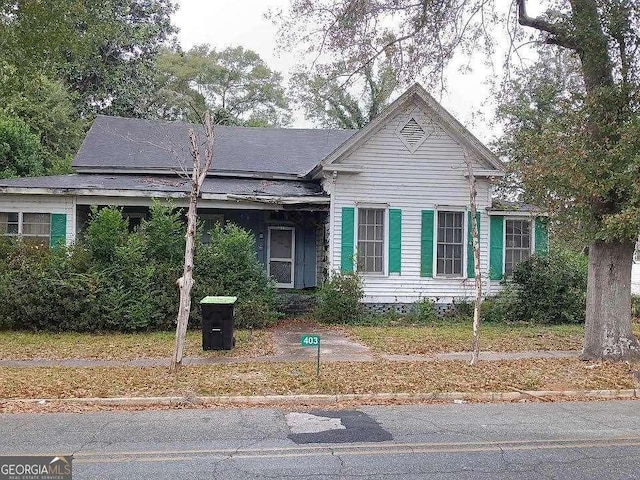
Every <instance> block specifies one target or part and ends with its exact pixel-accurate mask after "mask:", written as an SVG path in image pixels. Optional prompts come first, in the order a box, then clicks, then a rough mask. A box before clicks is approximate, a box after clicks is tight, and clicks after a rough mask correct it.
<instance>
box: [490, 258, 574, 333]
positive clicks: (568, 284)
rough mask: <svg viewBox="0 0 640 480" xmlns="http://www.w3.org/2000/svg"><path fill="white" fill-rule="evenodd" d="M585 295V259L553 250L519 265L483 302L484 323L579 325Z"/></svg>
mask: <svg viewBox="0 0 640 480" xmlns="http://www.w3.org/2000/svg"><path fill="white" fill-rule="evenodd" d="M586 294H587V258H586V257H585V256H584V255H582V254H578V253H574V252H571V251H568V250H563V249H554V250H552V251H551V252H550V253H549V255H548V256H533V257H531V258H530V259H529V260H527V261H525V262H522V263H520V264H519V265H518V266H517V267H516V268H515V270H514V272H513V278H512V280H510V281H509V282H506V283H505V285H504V288H503V290H502V291H501V292H500V293H499V294H498V295H496V296H494V297H490V298H487V299H486V300H485V301H484V302H483V306H482V316H483V319H484V320H485V321H488V322H492V321H512V322H532V323H541V324H558V323H582V322H584V318H585V309H586Z"/></svg>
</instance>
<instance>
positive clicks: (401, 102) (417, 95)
mask: <svg viewBox="0 0 640 480" xmlns="http://www.w3.org/2000/svg"><path fill="white" fill-rule="evenodd" d="M415 99H417V100H419V101H420V102H422V104H423V105H424V107H425V108H426V110H427V112H428V114H430V115H431V116H432V118H433V120H434V121H436V122H437V123H439V124H440V125H441V126H442V127H443V128H445V129H446V130H448V131H449V133H451V134H452V135H453V136H454V137H455V138H456V139H457V140H458V141H459V142H460V143H462V144H463V145H464V146H465V147H466V148H468V149H469V150H470V151H471V152H472V153H473V154H475V155H477V157H478V159H479V160H480V161H481V162H482V163H484V164H485V165H486V166H487V167H488V168H489V169H490V170H495V171H496V172H497V173H500V174H502V173H503V172H504V171H505V167H504V164H503V163H502V162H501V161H500V159H499V158H498V157H497V156H496V155H495V154H494V153H493V152H491V150H489V149H488V148H487V147H486V146H485V145H484V144H483V143H482V142H481V141H480V140H478V139H477V138H476V137H475V136H474V135H473V134H472V133H471V132H470V131H469V130H467V129H466V128H465V127H464V126H463V125H462V124H461V123H460V122H458V120H456V119H455V118H454V117H453V115H451V114H450V113H449V112H447V110H445V108H444V107H443V106H442V105H440V104H439V103H438V102H437V101H436V100H435V99H434V98H433V97H432V96H431V95H429V93H428V92H427V91H426V90H425V89H424V88H423V87H422V85H420V84H419V83H415V84H413V86H411V87H410V88H409V89H408V90H407V91H406V92H404V93H403V94H402V95H400V96H399V97H398V98H397V99H396V100H395V101H394V102H392V103H391V104H390V105H389V106H388V107H387V108H385V109H384V110H383V111H382V112H380V114H379V115H378V116H377V117H375V118H374V119H373V120H372V121H371V122H369V123H368V124H367V125H366V126H365V127H364V128H362V129H361V130H359V131H358V132H357V133H356V134H355V135H353V136H352V137H350V138H349V139H348V140H347V141H346V142H344V143H343V144H342V145H340V146H339V147H338V148H336V149H335V150H334V151H333V152H332V153H331V154H330V155H328V156H327V157H326V158H325V159H324V160H322V162H321V163H320V164H319V165H317V166H315V167H314V168H313V169H312V170H310V171H309V175H310V176H312V177H317V176H318V175H319V173H320V172H321V171H322V168H323V167H325V166H329V165H331V164H332V163H334V162H336V161H337V160H339V159H340V158H343V157H344V156H346V155H348V154H350V153H351V152H353V151H354V150H355V149H357V148H358V147H360V146H361V145H362V144H363V143H364V142H365V141H366V140H367V139H368V138H369V137H370V136H371V135H373V134H374V133H375V132H377V131H378V130H379V129H380V128H381V127H382V126H384V124H385V123H386V122H387V121H388V120H389V119H390V118H392V117H393V116H394V115H396V114H397V113H398V112H399V111H401V110H402V109H404V108H405V107H406V106H407V105H408V104H409V102H411V101H413V100H415ZM486 174H487V172H486V171H483V175H486Z"/></svg>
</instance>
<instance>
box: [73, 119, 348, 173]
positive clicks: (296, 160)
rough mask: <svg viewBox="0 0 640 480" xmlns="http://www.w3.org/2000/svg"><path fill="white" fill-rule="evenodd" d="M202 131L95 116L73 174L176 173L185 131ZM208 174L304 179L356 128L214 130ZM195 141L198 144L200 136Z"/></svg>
mask: <svg viewBox="0 0 640 480" xmlns="http://www.w3.org/2000/svg"><path fill="white" fill-rule="evenodd" d="M190 128H197V129H198V130H199V131H200V132H202V128H201V127H199V126H195V125H192V124H188V123H184V122H165V121H157V120H140V119H131V118H120V117H107V116H98V117H97V118H96V119H95V121H94V123H93V125H92V127H91V129H90V130H89V132H88V133H87V136H86V138H85V140H84V142H83V144H82V147H81V148H80V151H79V152H78V154H77V155H76V157H75V159H74V161H73V167H74V168H75V169H77V170H78V171H79V172H82V171H97V170H123V169H126V170H131V169H134V170H144V171H165V172H173V171H180V169H181V165H191V155H190V153H189V143H188V132H189V129H190ZM214 130H215V136H216V137H215V143H214V154H213V164H212V168H211V170H212V171H221V172H238V173H239V172H242V173H252V172H253V173H257V174H269V173H271V174H281V175H298V176H299V175H305V174H307V173H308V172H309V171H310V170H311V169H313V168H314V167H315V166H316V165H317V164H318V163H320V161H321V160H322V159H323V158H325V157H326V156H327V155H329V154H330V153H331V152H332V151H333V150H335V149H336V148H337V147H338V146H340V145H341V144H342V143H343V142H344V141H345V140H347V139H348V138H350V137H351V136H352V135H353V134H354V133H355V132H356V130H319V129H316V130H313V129H289V128H246V127H226V126H216V127H214ZM200 138H201V139H202V140H203V141H204V136H203V135H202V134H201V135H200Z"/></svg>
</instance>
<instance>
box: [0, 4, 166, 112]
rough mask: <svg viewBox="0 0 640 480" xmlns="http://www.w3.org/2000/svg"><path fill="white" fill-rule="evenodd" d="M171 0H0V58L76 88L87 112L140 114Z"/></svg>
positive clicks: (23, 75)
mask: <svg viewBox="0 0 640 480" xmlns="http://www.w3.org/2000/svg"><path fill="white" fill-rule="evenodd" d="M174 10H175V6H174V5H173V3H172V2H171V1H170V0H117V1H116V0H106V1H103V2H87V1H82V2H79V1H69V0H42V1H38V2H19V3H16V2H3V3H0V64H2V63H4V64H8V65H12V66H13V67H14V68H15V69H16V76H17V77H18V78H20V79H21V80H24V79H28V78H33V77H34V73H36V74H43V75H45V76H47V77H48V78H51V79H55V80H60V81H62V82H64V83H65V84H66V85H68V86H69V87H70V89H71V91H73V92H77V94H78V97H77V107H78V110H79V111H80V112H81V113H82V114H83V115H85V116H89V115H91V114H94V113H98V112H101V113H108V114H113V115H123V116H140V114H141V106H142V105H144V104H145V103H146V102H147V101H148V98H149V97H150V96H151V95H152V94H153V92H154V90H155V88H154V84H153V80H154V72H153V68H154V67H153V59H154V57H155V55H156V54H157V52H158V50H159V48H160V46H161V45H162V44H163V43H164V42H166V41H167V40H169V39H170V37H171V36H172V35H173V33H174V27H173V26H172V25H171V21H170V15H171V14H172V13H173V12H174Z"/></svg>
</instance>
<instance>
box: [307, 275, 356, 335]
mask: <svg viewBox="0 0 640 480" xmlns="http://www.w3.org/2000/svg"><path fill="white" fill-rule="evenodd" d="M363 295H364V292H363V290H362V284H361V281H360V277H359V276H358V275H357V273H334V274H333V276H332V277H331V278H330V279H329V280H327V281H326V282H325V283H324V285H322V287H320V289H319V290H318V293H317V306H316V308H315V310H314V317H315V318H316V319H317V320H318V321H320V322H323V323H351V322H357V321H358V320H359V318H360V317H361V316H362V305H361V303H360V300H362V297H363Z"/></svg>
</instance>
